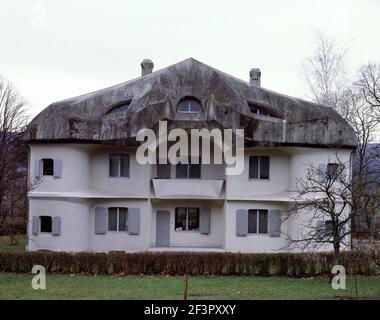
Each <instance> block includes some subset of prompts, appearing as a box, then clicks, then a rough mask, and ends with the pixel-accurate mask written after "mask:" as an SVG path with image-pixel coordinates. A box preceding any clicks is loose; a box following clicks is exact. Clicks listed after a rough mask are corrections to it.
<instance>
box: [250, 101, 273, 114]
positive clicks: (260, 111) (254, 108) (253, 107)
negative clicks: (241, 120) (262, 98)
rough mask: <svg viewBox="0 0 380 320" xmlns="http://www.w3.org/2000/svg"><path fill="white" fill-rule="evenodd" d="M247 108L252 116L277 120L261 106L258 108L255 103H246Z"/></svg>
mask: <svg viewBox="0 0 380 320" xmlns="http://www.w3.org/2000/svg"><path fill="white" fill-rule="evenodd" d="M248 106H249V110H250V111H251V112H252V113H254V114H258V115H260V116H265V117H275V118H277V116H276V115H275V114H274V113H272V112H270V111H269V110H267V109H266V108H264V107H262V106H259V105H257V104H255V103H252V102H248Z"/></svg>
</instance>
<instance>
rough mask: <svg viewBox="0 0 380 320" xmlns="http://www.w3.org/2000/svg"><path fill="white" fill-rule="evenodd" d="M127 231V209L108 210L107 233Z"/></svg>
mask: <svg viewBox="0 0 380 320" xmlns="http://www.w3.org/2000/svg"><path fill="white" fill-rule="evenodd" d="M127 230H128V208H108V231H127Z"/></svg>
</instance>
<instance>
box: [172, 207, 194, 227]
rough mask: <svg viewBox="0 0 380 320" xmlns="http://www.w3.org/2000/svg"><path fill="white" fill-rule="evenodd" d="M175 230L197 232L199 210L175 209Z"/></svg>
mask: <svg viewBox="0 0 380 320" xmlns="http://www.w3.org/2000/svg"><path fill="white" fill-rule="evenodd" d="M175 230H176V231H189V230H194V231H198V230H199V208H176V209H175Z"/></svg>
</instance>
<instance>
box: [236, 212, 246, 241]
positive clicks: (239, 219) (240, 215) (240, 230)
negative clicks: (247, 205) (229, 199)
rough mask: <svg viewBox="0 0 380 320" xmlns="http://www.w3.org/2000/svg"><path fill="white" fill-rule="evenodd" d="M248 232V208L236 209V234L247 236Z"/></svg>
mask: <svg viewBox="0 0 380 320" xmlns="http://www.w3.org/2000/svg"><path fill="white" fill-rule="evenodd" d="M247 233H248V210H245V209H238V210H236V235H237V236H238V237H245V236H246V235H247Z"/></svg>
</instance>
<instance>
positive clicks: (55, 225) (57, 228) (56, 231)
mask: <svg viewBox="0 0 380 320" xmlns="http://www.w3.org/2000/svg"><path fill="white" fill-rule="evenodd" d="M51 230H52V234H53V236H60V235H61V217H53V218H52V229H51Z"/></svg>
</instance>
